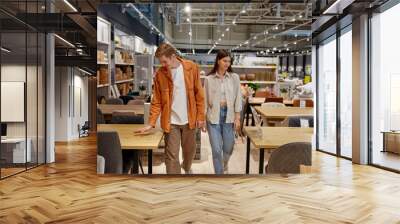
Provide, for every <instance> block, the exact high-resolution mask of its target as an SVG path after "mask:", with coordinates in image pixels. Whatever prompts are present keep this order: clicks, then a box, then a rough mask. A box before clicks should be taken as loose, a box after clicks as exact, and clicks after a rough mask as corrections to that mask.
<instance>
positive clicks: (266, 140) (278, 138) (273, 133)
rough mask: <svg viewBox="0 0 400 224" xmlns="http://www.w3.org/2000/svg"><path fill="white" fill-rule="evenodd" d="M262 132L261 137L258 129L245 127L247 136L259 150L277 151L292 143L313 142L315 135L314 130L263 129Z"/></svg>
mask: <svg viewBox="0 0 400 224" xmlns="http://www.w3.org/2000/svg"><path fill="white" fill-rule="evenodd" d="M261 131H262V135H259V134H258V133H259V132H257V127H250V126H246V127H244V133H245V135H246V136H248V137H249V138H250V141H251V143H253V145H254V146H255V147H256V148H258V149H260V148H263V149H276V148H278V147H279V146H281V145H284V144H288V143H292V142H311V138H312V135H313V128H292V127H261Z"/></svg>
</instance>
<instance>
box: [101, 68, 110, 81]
mask: <svg viewBox="0 0 400 224" xmlns="http://www.w3.org/2000/svg"><path fill="white" fill-rule="evenodd" d="M99 73H100V74H99V84H107V83H108V70H107V68H100V71H99Z"/></svg>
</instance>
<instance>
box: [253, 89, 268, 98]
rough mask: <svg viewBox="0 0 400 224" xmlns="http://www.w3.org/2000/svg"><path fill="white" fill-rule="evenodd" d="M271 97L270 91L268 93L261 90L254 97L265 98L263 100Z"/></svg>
mask: <svg viewBox="0 0 400 224" xmlns="http://www.w3.org/2000/svg"><path fill="white" fill-rule="evenodd" d="M270 95H271V93H270V92H269V91H267V90H266V89H259V90H257V91H256V93H255V94H254V97H263V98H267V97H269V96H270Z"/></svg>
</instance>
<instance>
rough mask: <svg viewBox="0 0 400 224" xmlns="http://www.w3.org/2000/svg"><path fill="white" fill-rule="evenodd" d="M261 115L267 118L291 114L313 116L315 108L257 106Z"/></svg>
mask: <svg viewBox="0 0 400 224" xmlns="http://www.w3.org/2000/svg"><path fill="white" fill-rule="evenodd" d="M255 109H256V111H257V112H258V113H260V114H261V116H263V117H266V118H282V119H285V118H287V117H289V116H313V115H314V108H312V107H304V108H303V107H263V108H262V107H260V106H258V107H255Z"/></svg>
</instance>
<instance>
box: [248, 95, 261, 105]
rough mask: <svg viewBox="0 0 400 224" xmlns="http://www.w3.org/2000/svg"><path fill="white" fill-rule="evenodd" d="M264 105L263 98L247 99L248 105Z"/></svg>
mask: <svg viewBox="0 0 400 224" xmlns="http://www.w3.org/2000/svg"><path fill="white" fill-rule="evenodd" d="M263 103H265V97H252V98H251V99H249V104H250V105H261V104H263Z"/></svg>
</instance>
